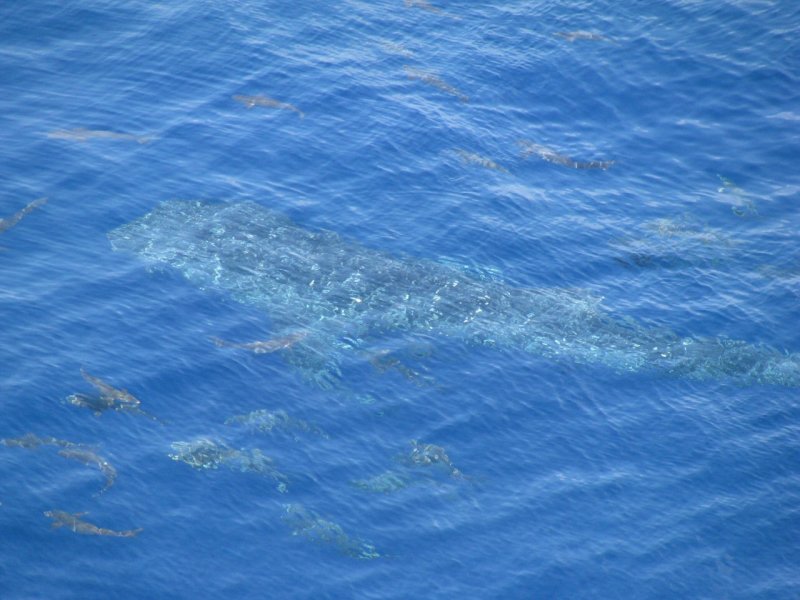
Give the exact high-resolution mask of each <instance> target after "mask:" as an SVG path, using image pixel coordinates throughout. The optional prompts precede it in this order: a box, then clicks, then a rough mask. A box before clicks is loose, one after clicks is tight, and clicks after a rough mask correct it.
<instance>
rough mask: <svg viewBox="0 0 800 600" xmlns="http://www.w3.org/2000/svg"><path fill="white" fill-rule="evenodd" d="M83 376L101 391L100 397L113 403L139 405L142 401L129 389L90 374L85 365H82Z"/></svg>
mask: <svg viewBox="0 0 800 600" xmlns="http://www.w3.org/2000/svg"><path fill="white" fill-rule="evenodd" d="M81 376H82V377H83V378H84V379H85V380H86V381H87V382H89V383H90V384H92V385H93V386H94V387H95V388H97V391H98V392H100V398H102V399H103V400H105V401H107V402H109V403H111V404H113V405H122V406H130V407H138V406H139V405H140V404H141V403H142V402H141V400H139V399H138V398H137V397H136V396H134V395H133V394H131V393H130V392H129V391H128V390H124V389H122V388H115V387H114V386H112V385H109V384H107V383H106V382H105V381H103V380H102V379H100V378H99V377H94V376H93V375H89V373H87V372H86V371H85V370H84V368H83V367H81Z"/></svg>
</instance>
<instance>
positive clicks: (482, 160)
mask: <svg viewBox="0 0 800 600" xmlns="http://www.w3.org/2000/svg"><path fill="white" fill-rule="evenodd" d="M456 153H457V154H458V155H459V156H460V157H461V160H463V161H464V162H465V163H472V164H473V165H479V166H481V167H483V168H484V169H492V170H494V171H500V172H501V173H508V171H507V170H506V169H505V168H504V167H501V166H500V165H498V164H497V163H496V162H494V161H493V160H491V159H489V158H486V157H484V156H481V155H480V154H475V153H474V152H467V151H466V150H461V149H456Z"/></svg>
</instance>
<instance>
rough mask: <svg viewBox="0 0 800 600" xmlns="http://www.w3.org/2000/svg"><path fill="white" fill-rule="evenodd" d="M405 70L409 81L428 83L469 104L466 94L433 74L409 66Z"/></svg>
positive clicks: (405, 66) (404, 67)
mask: <svg viewBox="0 0 800 600" xmlns="http://www.w3.org/2000/svg"><path fill="white" fill-rule="evenodd" d="M403 70H404V71H405V72H406V75H408V78H409V79H417V80H419V81H422V82H423V83H427V84H428V85H431V86H433V87H435V88H437V89H440V90H442V91H443V92H445V93H447V94H450V95H451V96H455V97H456V98H458V100H459V101H460V102H469V96H467V95H466V94H464V93H463V92H462V91H460V90H458V89H456V88H454V87H453V86H452V85H450V84H449V83H447V82H445V81H444V80H442V78H441V77H437V76H436V75H433V74H432V73H426V72H425V71H420V70H419V69H415V68H414V67H409V66H408V65H404V66H403Z"/></svg>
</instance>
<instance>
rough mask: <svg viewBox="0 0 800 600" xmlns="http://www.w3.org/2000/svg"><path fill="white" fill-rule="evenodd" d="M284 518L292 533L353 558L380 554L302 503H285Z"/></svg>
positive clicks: (364, 557)
mask: <svg viewBox="0 0 800 600" xmlns="http://www.w3.org/2000/svg"><path fill="white" fill-rule="evenodd" d="M283 508H284V511H285V512H284V515H283V517H282V520H283V522H284V523H286V525H288V526H289V527H290V528H291V530H292V535H302V536H303V537H305V538H308V539H309V540H312V541H314V542H317V543H320V544H327V545H331V546H333V547H335V548H336V549H337V550H339V552H341V553H342V554H344V555H346V556H350V557H352V558H359V559H363V560H371V559H375V558H380V554H378V551H377V550H376V549H375V546H373V545H372V544H370V543H367V542H365V541H363V540H359V539H356V538H353V537H350V536H349V535H348V534H347V533H345V531H344V529H342V527H341V525H339V524H337V523H334V522H333V521H329V520H327V519H323V518H322V517H321V516H319V515H318V514H317V513H315V512H313V511H311V510H309V509H307V508H306V507H305V506H303V505H302V504H285V505H284V507H283Z"/></svg>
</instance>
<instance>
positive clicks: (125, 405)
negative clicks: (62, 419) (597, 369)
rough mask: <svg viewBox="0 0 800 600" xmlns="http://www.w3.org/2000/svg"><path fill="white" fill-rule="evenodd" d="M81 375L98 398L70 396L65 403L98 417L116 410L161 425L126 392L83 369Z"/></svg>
mask: <svg viewBox="0 0 800 600" xmlns="http://www.w3.org/2000/svg"><path fill="white" fill-rule="evenodd" d="M81 375H82V376H83V378H84V379H85V380H86V381H88V382H89V383H91V384H92V385H93V386H94V387H95V388H97V390H98V391H99V392H100V396H89V395H87V394H70V395H69V396H67V403H69V404H72V405H73V406H80V407H81V408H88V409H89V410H91V411H92V412H93V413H94V414H95V416H98V417H99V416H100V415H101V414H102V413H104V412H105V411H107V410H116V411H120V412H129V413H133V414H136V415H141V416H144V417H147V418H148V419H152V420H154V421H157V422H159V423H161V420H160V419H158V418H157V417H155V416H154V415H151V414H150V413H148V412H145V411H144V410H142V408H141V401H140V400H139V399H138V398H137V397H136V396H134V395H133V394H131V393H130V392H129V391H128V390H124V389H120V388H115V387H113V386H111V385H109V384H108V383H106V382H105V381H103V380H102V379H100V378H99V377H94V376H93V375H89V373H87V372H86V371H85V370H84V369H83V368H81Z"/></svg>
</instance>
